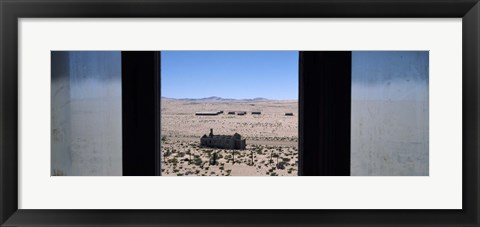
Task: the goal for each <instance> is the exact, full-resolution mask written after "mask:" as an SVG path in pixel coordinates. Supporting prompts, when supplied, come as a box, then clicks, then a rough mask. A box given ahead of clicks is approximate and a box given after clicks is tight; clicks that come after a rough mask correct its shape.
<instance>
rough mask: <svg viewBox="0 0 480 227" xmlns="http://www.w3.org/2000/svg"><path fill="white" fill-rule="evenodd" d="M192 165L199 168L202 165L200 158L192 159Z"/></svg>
mask: <svg viewBox="0 0 480 227" xmlns="http://www.w3.org/2000/svg"><path fill="white" fill-rule="evenodd" d="M193 164H195V165H197V166H200V165H202V159H201V158H194V159H193Z"/></svg>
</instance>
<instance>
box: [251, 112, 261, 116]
mask: <svg viewBox="0 0 480 227" xmlns="http://www.w3.org/2000/svg"><path fill="white" fill-rule="evenodd" d="M252 114H257V115H260V114H262V112H260V111H257V112H252Z"/></svg>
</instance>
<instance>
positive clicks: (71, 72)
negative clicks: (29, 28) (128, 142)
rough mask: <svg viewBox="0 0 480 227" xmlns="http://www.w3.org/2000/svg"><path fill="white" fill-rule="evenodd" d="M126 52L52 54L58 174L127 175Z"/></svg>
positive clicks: (54, 153) (54, 157)
mask: <svg viewBox="0 0 480 227" xmlns="http://www.w3.org/2000/svg"><path fill="white" fill-rule="evenodd" d="M120 54H121V53H120V52H106V51H102V52H87V51H73V52H55V51H54V52H52V175H56V174H55V173H58V171H57V169H58V170H60V171H61V173H63V174H64V175H73V176H117V175H122V109H121V102H122V100H121V55H120ZM59 135H61V136H59ZM59 138H61V139H59Z"/></svg>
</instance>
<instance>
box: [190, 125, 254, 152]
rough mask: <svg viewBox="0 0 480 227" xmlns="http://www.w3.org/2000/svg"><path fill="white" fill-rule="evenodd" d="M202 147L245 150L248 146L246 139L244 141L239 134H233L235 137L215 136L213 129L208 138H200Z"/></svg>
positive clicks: (205, 136)
mask: <svg viewBox="0 0 480 227" xmlns="http://www.w3.org/2000/svg"><path fill="white" fill-rule="evenodd" d="M200 146H203V147H214V148H223V149H236V150H244V149H245V148H246V146H247V144H246V141H245V139H243V140H242V136H241V135H240V134H238V133H235V134H233V136H229V135H213V129H210V134H209V135H208V136H207V135H203V136H202V138H200Z"/></svg>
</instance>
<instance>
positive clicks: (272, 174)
mask: <svg viewBox="0 0 480 227" xmlns="http://www.w3.org/2000/svg"><path fill="white" fill-rule="evenodd" d="M270 176H278V175H277V173H271V174H270Z"/></svg>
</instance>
